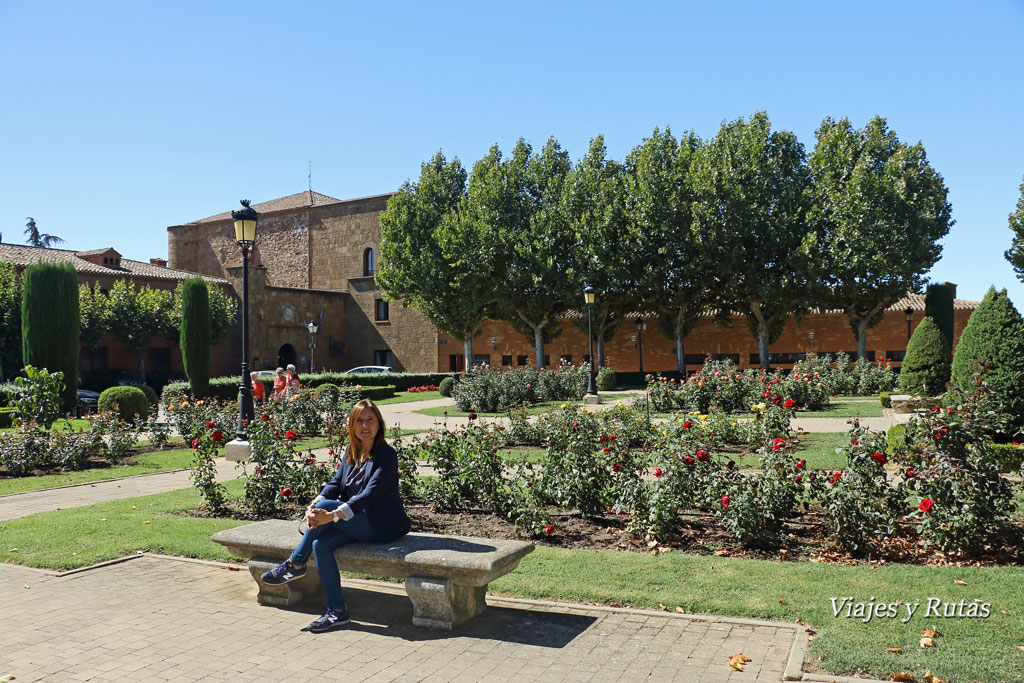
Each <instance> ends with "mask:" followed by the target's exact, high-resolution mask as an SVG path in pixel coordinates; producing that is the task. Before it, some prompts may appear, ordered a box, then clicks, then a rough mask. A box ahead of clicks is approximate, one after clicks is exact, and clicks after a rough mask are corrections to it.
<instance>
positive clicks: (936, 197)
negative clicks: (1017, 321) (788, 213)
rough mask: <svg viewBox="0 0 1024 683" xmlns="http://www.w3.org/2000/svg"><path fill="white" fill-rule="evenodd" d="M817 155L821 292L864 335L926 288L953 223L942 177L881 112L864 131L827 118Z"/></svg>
mask: <svg viewBox="0 0 1024 683" xmlns="http://www.w3.org/2000/svg"><path fill="white" fill-rule="evenodd" d="M815 135H816V137H817V144H816V145H815V148H814V151H813V152H812V154H811V157H810V169H811V173H812V175H813V178H814V183H813V187H812V189H811V193H812V196H813V208H812V210H811V217H810V219H811V221H812V223H813V224H814V226H815V228H816V230H817V231H818V234H819V239H820V242H819V245H818V247H817V249H816V259H818V260H819V261H820V264H821V273H822V277H821V278H820V279H819V281H818V282H819V283H820V286H819V287H817V288H816V292H815V294H814V295H815V296H816V297H819V301H822V300H823V301H825V302H827V304H828V305H827V307H834V308H839V309H842V310H843V311H845V312H846V315H847V317H848V318H849V320H850V326H851V328H852V329H853V331H854V334H855V335H856V337H857V352H858V353H857V357H858V358H862V357H863V356H864V351H865V348H866V339H867V329H868V328H869V327H871V326H873V325H876V324H878V322H879V321H881V319H882V314H883V313H884V311H885V309H886V308H887V307H888V306H890V305H891V304H892V303H893V302H894V301H896V300H898V299H899V298H900V297H903V296H905V295H906V293H907V292H911V291H919V290H920V288H921V286H922V285H923V284H924V276H925V273H927V272H928V270H929V269H930V268H931V267H932V266H933V265H934V264H935V262H936V261H938V259H939V256H940V254H941V253H942V246H941V245H940V244H939V240H940V239H942V238H943V237H945V236H946V234H947V233H948V232H949V229H950V227H951V226H952V225H953V219H952V208H951V206H950V204H949V202H948V201H947V200H946V196H947V189H946V186H945V184H944V182H943V179H942V176H941V175H939V173H937V172H936V171H935V170H934V169H933V168H932V167H931V165H930V164H929V163H928V159H927V157H926V155H925V151H924V147H923V146H922V145H921V143H917V144H915V145H908V144H906V143H904V142H901V141H900V140H899V138H898V137H897V136H896V134H895V133H894V132H892V131H891V130H889V129H888V126H887V124H886V121H885V119H883V118H881V117H878V116H876V117H874V118H872V119H871V120H870V121H868V123H867V125H865V126H864V128H861V129H854V128H853V126H852V125H851V124H850V122H849V120H847V119H846V118H842V119H840V120H839V121H834V120H832V119H831V118H826V119H825V120H824V121H822V123H821V127H820V128H819V129H818V130H817V132H816V133H815Z"/></svg>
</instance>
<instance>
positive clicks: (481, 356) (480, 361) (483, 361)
mask: <svg viewBox="0 0 1024 683" xmlns="http://www.w3.org/2000/svg"><path fill="white" fill-rule="evenodd" d="M490 364H491V356H490V354H487V353H474V354H473V365H490Z"/></svg>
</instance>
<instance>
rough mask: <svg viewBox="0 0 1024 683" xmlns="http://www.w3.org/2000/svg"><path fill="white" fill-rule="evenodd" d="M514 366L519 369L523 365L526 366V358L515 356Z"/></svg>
mask: <svg viewBox="0 0 1024 683" xmlns="http://www.w3.org/2000/svg"><path fill="white" fill-rule="evenodd" d="M516 365H518V366H519V367H523V366H524V365H526V356H525V355H520V356H516Z"/></svg>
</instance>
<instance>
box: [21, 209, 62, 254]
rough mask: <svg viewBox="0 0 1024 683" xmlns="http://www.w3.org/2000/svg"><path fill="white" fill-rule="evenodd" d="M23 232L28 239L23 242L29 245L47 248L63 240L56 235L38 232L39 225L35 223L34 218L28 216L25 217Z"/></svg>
mask: <svg viewBox="0 0 1024 683" xmlns="http://www.w3.org/2000/svg"><path fill="white" fill-rule="evenodd" d="M25 220H26V221H27V222H26V223H25V234H26V235H27V236H28V239H27V240H25V244H27V245H29V246H30V247H43V248H44V249H49V248H50V247H52V246H53V245H55V244H61V243H62V242H63V241H64V240H62V239H61V238H60V237H57V236H56V235H50V234H47V233H43V232H39V226H37V225H36V219H35V218H32V217H31V216H29V217H28V218H26V219H25Z"/></svg>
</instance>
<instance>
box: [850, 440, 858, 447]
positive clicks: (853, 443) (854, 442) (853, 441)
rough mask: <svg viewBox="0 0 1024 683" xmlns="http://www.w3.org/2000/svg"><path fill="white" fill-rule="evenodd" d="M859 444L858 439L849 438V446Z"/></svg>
mask: <svg viewBox="0 0 1024 683" xmlns="http://www.w3.org/2000/svg"><path fill="white" fill-rule="evenodd" d="M859 444H860V441H858V440H857V439H851V440H850V445H851V446H857V445H859Z"/></svg>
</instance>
